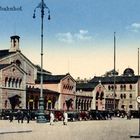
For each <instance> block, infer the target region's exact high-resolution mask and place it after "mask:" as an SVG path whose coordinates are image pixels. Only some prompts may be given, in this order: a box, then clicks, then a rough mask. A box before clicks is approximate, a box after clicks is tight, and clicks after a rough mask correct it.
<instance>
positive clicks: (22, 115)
mask: <svg viewBox="0 0 140 140" xmlns="http://www.w3.org/2000/svg"><path fill="white" fill-rule="evenodd" d="M20 118H21V123H23V120H24V112H23V111H21V113H20Z"/></svg>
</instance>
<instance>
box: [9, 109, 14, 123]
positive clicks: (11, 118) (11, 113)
mask: <svg viewBox="0 0 140 140" xmlns="http://www.w3.org/2000/svg"><path fill="white" fill-rule="evenodd" d="M9 120H10V122H12V121H13V112H12V111H10V114H9Z"/></svg>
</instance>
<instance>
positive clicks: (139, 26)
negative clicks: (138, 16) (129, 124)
mask: <svg viewBox="0 0 140 140" xmlns="http://www.w3.org/2000/svg"><path fill="white" fill-rule="evenodd" d="M127 29H128V30H130V31H132V32H140V23H136V22H135V23H132V24H131V25H130V26H128V27H127Z"/></svg>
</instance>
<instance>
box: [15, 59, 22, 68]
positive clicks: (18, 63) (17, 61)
mask: <svg viewBox="0 0 140 140" xmlns="http://www.w3.org/2000/svg"><path fill="white" fill-rule="evenodd" d="M16 65H18V66H19V67H21V62H20V61H19V60H18V59H17V60H16Z"/></svg>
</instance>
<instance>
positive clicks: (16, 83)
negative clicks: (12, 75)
mask: <svg viewBox="0 0 140 140" xmlns="http://www.w3.org/2000/svg"><path fill="white" fill-rule="evenodd" d="M17 85H18V79H16V81H15V87H16V88H17Z"/></svg>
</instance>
